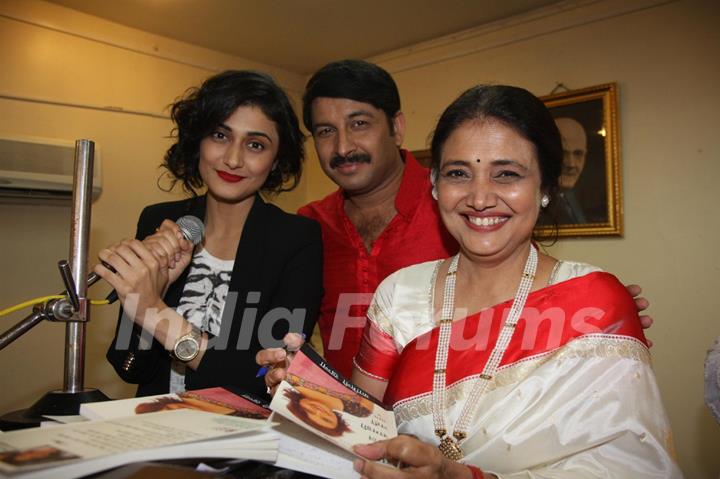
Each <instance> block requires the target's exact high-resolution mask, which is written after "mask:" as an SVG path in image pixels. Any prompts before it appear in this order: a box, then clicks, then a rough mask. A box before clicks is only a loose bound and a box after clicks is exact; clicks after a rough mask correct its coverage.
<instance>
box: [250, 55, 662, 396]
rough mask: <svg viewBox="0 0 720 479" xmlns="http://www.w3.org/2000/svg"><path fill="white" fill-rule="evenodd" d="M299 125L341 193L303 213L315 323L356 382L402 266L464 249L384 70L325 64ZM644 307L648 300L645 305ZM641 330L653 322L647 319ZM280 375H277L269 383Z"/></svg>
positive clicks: (266, 358)
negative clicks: (316, 289)
mask: <svg viewBox="0 0 720 479" xmlns="http://www.w3.org/2000/svg"><path fill="white" fill-rule="evenodd" d="M303 121H304V123H305V127H306V128H307V129H308V131H310V133H311V134H312V137H313V140H314V142H315V149H316V151H317V155H318V158H319V160H320V165H321V167H322V169H323V171H324V172H325V174H326V175H327V176H328V177H329V178H330V179H331V180H332V181H333V182H334V183H335V184H337V185H338V187H339V188H338V190H337V191H335V192H333V193H331V194H330V195H328V196H326V197H325V198H323V199H322V200H319V201H314V202H312V203H310V204H308V205H306V206H303V207H302V208H300V209H299V210H298V214H300V215H303V216H307V217H309V218H312V219H314V220H316V221H318V222H319V223H320V226H321V228H322V237H323V262H324V266H323V286H324V296H323V299H322V304H321V306H320V318H319V320H318V326H319V328H320V334H321V337H322V343H323V348H324V351H325V354H324V355H325V359H326V360H327V361H328V363H329V364H330V365H332V366H333V367H334V368H336V369H337V370H338V371H340V373H341V374H343V375H345V376H346V377H350V375H351V373H352V367H353V359H354V357H355V355H356V354H357V352H358V349H359V346H360V341H361V338H362V334H363V327H364V325H365V314H366V312H367V309H368V306H369V305H370V301H371V299H372V294H373V293H374V292H375V289H376V288H377V286H378V284H379V283H380V282H381V281H382V280H383V279H385V277H386V276H388V275H390V274H391V273H393V272H395V271H397V270H398V269H400V268H404V267H406V266H409V265H412V264H416V263H421V262H424V261H431V260H434V259H439V258H446V257H448V256H451V255H453V254H455V253H456V252H457V248H458V246H457V244H456V242H455V240H454V239H453V238H452V237H451V236H450V235H449V233H447V231H446V230H445V228H444V227H443V226H442V224H441V222H440V217H439V213H438V210H437V203H436V201H435V200H434V199H433V197H432V193H431V192H432V184H431V182H430V172H429V170H428V169H427V168H425V167H423V166H421V165H420V164H419V163H418V162H417V160H416V159H415V158H414V157H413V156H412V154H411V153H410V152H409V151H407V150H404V149H402V148H401V145H402V141H403V137H404V134H405V117H404V115H403V113H402V111H400V95H399V93H398V89H397V86H396V84H395V81H394V80H393V79H392V77H391V76H390V74H389V73H388V72H386V71H385V70H383V69H382V68H380V67H378V66H377V65H373V64H371V63H368V62H365V61H361V60H342V61H337V62H332V63H329V64H328V65H326V66H324V67H323V68H321V69H320V70H319V71H318V72H317V73H315V74H314V75H313V76H312V78H310V80H309V81H308V83H307V86H306V89H305V94H304V96H303ZM630 291H631V293H632V294H635V295H637V294H639V293H640V289H639V288H638V287H634V288H632V289H630ZM423 300H424V299H423ZM638 307H639V308H642V309H644V308H646V307H647V302H646V301H645V300H644V299H639V300H638ZM644 324H646V325H647V326H649V325H650V324H651V320H650V319H649V318H647V317H644ZM285 354H286V353H285V351H284V350H265V351H263V352H261V353H259V354H258V357H257V361H258V363H259V364H270V363H274V362H279V361H282V360H283V359H284V357H285ZM283 375H284V370H282V369H274V370H272V371H271V372H270V373H268V375H267V376H266V383H267V384H269V385H270V384H277V382H279V380H280V379H281V378H282V377H283Z"/></svg>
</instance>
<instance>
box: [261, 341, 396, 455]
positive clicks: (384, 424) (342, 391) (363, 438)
mask: <svg viewBox="0 0 720 479" xmlns="http://www.w3.org/2000/svg"><path fill="white" fill-rule="evenodd" d="M270 408H271V409H272V410H273V411H275V412H276V413H278V414H280V415H281V416H283V417H285V418H287V419H289V420H291V421H293V422H294V423H296V424H298V425H299V426H301V427H303V428H305V429H308V430H310V431H311V432H314V433H315V434H317V435H319V436H321V437H323V438H325V439H327V440H328V441H330V442H332V443H333V444H336V445H338V446H340V447H341V448H343V449H345V450H347V451H350V452H352V447H353V446H354V445H357V444H368V443H372V442H375V441H379V440H382V439H390V438H393V437H395V436H397V429H396V427H395V417H394V415H393V412H392V411H391V410H388V409H386V408H385V407H384V406H383V405H382V404H381V403H380V402H379V401H378V400H376V399H374V398H372V397H371V396H370V395H368V394H367V393H366V392H364V391H362V390H361V389H360V388H358V387H357V386H355V385H354V384H352V383H351V382H350V381H348V380H347V379H345V378H344V377H343V376H342V375H340V374H339V373H338V372H337V371H335V370H334V369H333V368H331V367H330V366H329V365H328V364H327V363H325V361H324V360H323V359H322V358H321V357H320V356H318V355H317V353H316V352H315V351H314V350H313V349H312V348H310V347H309V346H307V345H304V346H303V347H302V348H301V349H300V351H298V352H297V353H296V354H295V357H294V358H293V360H292V362H291V363H290V367H289V368H288V374H287V377H286V379H285V380H284V381H282V382H281V383H280V385H279V386H278V389H277V391H276V393H275V396H274V397H273V400H272V402H271V403H270Z"/></svg>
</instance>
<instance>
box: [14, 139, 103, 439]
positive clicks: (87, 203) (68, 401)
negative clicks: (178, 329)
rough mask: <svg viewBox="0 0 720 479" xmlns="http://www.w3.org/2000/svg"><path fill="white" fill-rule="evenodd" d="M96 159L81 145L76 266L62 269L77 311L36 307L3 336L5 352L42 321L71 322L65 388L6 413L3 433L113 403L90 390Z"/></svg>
mask: <svg viewBox="0 0 720 479" xmlns="http://www.w3.org/2000/svg"><path fill="white" fill-rule="evenodd" d="M94 154H95V144H94V143H93V142H92V141H90V140H77V141H76V142H75V171H74V185H73V206H72V224H71V228H70V235H71V237H70V265H69V268H68V265H67V264H61V265H60V268H61V273H62V274H63V281H64V282H65V285H66V290H67V294H68V297H69V299H68V301H69V304H70V305H71V307H69V306H67V304H62V306H63V307H62V308H60V309H62V310H64V313H65V314H63V315H60V314H54V313H55V312H56V311H55V310H56V309H57V308H53V307H51V306H45V307H43V306H42V305H39V306H36V310H35V312H34V313H33V314H32V315H31V316H29V317H28V318H26V319H24V320H23V321H21V322H20V323H18V324H17V325H16V326H15V327H13V328H12V329H11V330H10V331H9V332H7V333H5V334H4V335H3V336H1V337H0V339H2V341H1V342H2V347H0V349H2V348H4V347H5V346H6V345H7V344H9V343H10V342H12V341H14V340H15V339H17V338H18V337H19V336H20V335H22V334H24V333H25V332H27V331H28V330H29V329H30V328H32V327H33V326H35V325H36V324H38V323H39V322H40V321H41V320H42V319H50V320H56V321H66V322H67V324H66V325H65V328H66V329H65V371H64V380H63V389H62V390H61V391H50V392H49V393H47V394H45V396H43V397H42V398H40V400H38V401H37V402H36V403H35V404H33V405H32V406H31V407H30V408H29V409H26V410H21V411H14V412H11V413H8V414H5V415H4V416H2V418H0V429H3V430H5V429H19V428H23V427H32V426H37V425H39V423H40V421H41V420H42V417H43V416H44V415H68V414H77V413H78V411H79V409H80V404H82V403H85V402H94V401H104V400H107V399H108V397H107V396H105V394H103V393H102V392H101V391H99V390H97V389H85V388H84V377H85V324H86V323H87V321H89V320H90V302H89V300H88V299H87V287H88V284H87V281H86V280H85V278H87V253H88V243H89V237H90V208H91V202H92V177H93V161H94ZM78 280H79V281H78ZM61 301H64V300H61ZM66 303H67V302H66ZM68 313H71V314H68ZM63 316H64V317H63Z"/></svg>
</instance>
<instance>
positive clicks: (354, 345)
mask: <svg viewBox="0 0 720 479" xmlns="http://www.w3.org/2000/svg"><path fill="white" fill-rule="evenodd" d="M402 154H403V157H404V158H405V171H404V173H403V178H402V183H401V185H400V191H399V192H398V195H397V197H396V198H395V209H396V210H397V212H398V214H397V215H395V217H394V218H393V219H392V221H391V222H390V224H389V225H388V226H387V227H386V228H385V230H384V231H383V232H382V233H381V234H380V236H379V237H378V239H377V240H376V241H375V243H373V246H372V250H371V251H367V250H366V249H365V246H364V244H363V242H362V239H361V238H360V235H359V234H358V232H357V230H356V229H355V226H354V225H353V224H352V223H351V222H350V219H349V218H348V216H347V214H345V208H344V200H345V197H344V195H343V193H342V191H341V190H338V191H336V192H334V193H331V194H330V195H328V196H326V197H325V198H324V199H322V200H319V201H314V202H312V203H310V204H308V205H306V206H303V207H302V208H300V210H298V214H300V215H302V216H307V217H308V218H312V219H314V220H316V221H318V222H319V223H320V226H321V228H322V237H323V261H324V266H323V278H324V279H323V286H324V289H325V295H324V296H323V300H322V304H321V306H320V319H319V321H318V324H319V325H320V333H321V335H322V340H323V347H324V348H325V359H327V361H328V362H329V363H330V364H331V365H332V366H333V367H334V368H336V369H337V370H339V371H340V372H341V373H342V374H343V375H346V376H348V377H349V376H350V374H351V373H352V360H353V358H354V357H355V354H356V353H357V351H358V349H359V347H360V340H361V338H362V332H363V327H364V326H365V313H366V312H367V308H368V306H369V305H370V301H371V299H372V294H373V293H374V292H375V289H376V288H377V286H378V284H380V282H381V281H382V280H383V279H385V277H387V276H388V275H389V274H391V273H393V272H395V271H397V270H398V269H400V268H404V267H406V266H409V265H412V264H415V263H421V262H424V261H430V260H433V259H439V258H445V257H448V256H450V255H452V254H454V253H455V252H457V243H456V242H455V240H454V239H453V238H452V237H451V236H450V234H449V233H448V232H447V231H446V230H445V227H444V226H443V225H442V223H441V221H440V216H439V213H438V209H437V203H436V202H435V200H434V199H433V198H432V196H431V193H430V192H431V188H432V185H431V183H430V173H429V170H428V169H427V168H424V167H422V166H421V165H420V164H419V163H418V162H417V160H416V159H415V158H414V157H413V156H412V155H411V154H410V152H408V151H406V150H402Z"/></svg>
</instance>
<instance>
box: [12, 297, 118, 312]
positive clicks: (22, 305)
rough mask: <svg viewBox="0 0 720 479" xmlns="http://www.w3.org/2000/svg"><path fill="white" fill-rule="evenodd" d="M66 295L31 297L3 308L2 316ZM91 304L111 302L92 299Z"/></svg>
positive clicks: (97, 304) (98, 304)
mask: <svg viewBox="0 0 720 479" xmlns="http://www.w3.org/2000/svg"><path fill="white" fill-rule="evenodd" d="M64 297H65V296H62V295H59V294H53V295H50V296H41V297H39V298H34V299H29V300H27V301H24V302H22V303H20V304H16V305H15V306H11V307H9V308H7V309H3V310H1V311H0V316H7V315H8V314H11V313H14V312H16V311H20V310H21V309H24V308H27V307H28V306H33V305H35V304H37V303H44V302H45V301H50V300H51V299H61V298H64ZM90 304H92V305H93V306H100V305H103V304H110V302H109V301H108V300H107V299H91V300H90Z"/></svg>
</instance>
